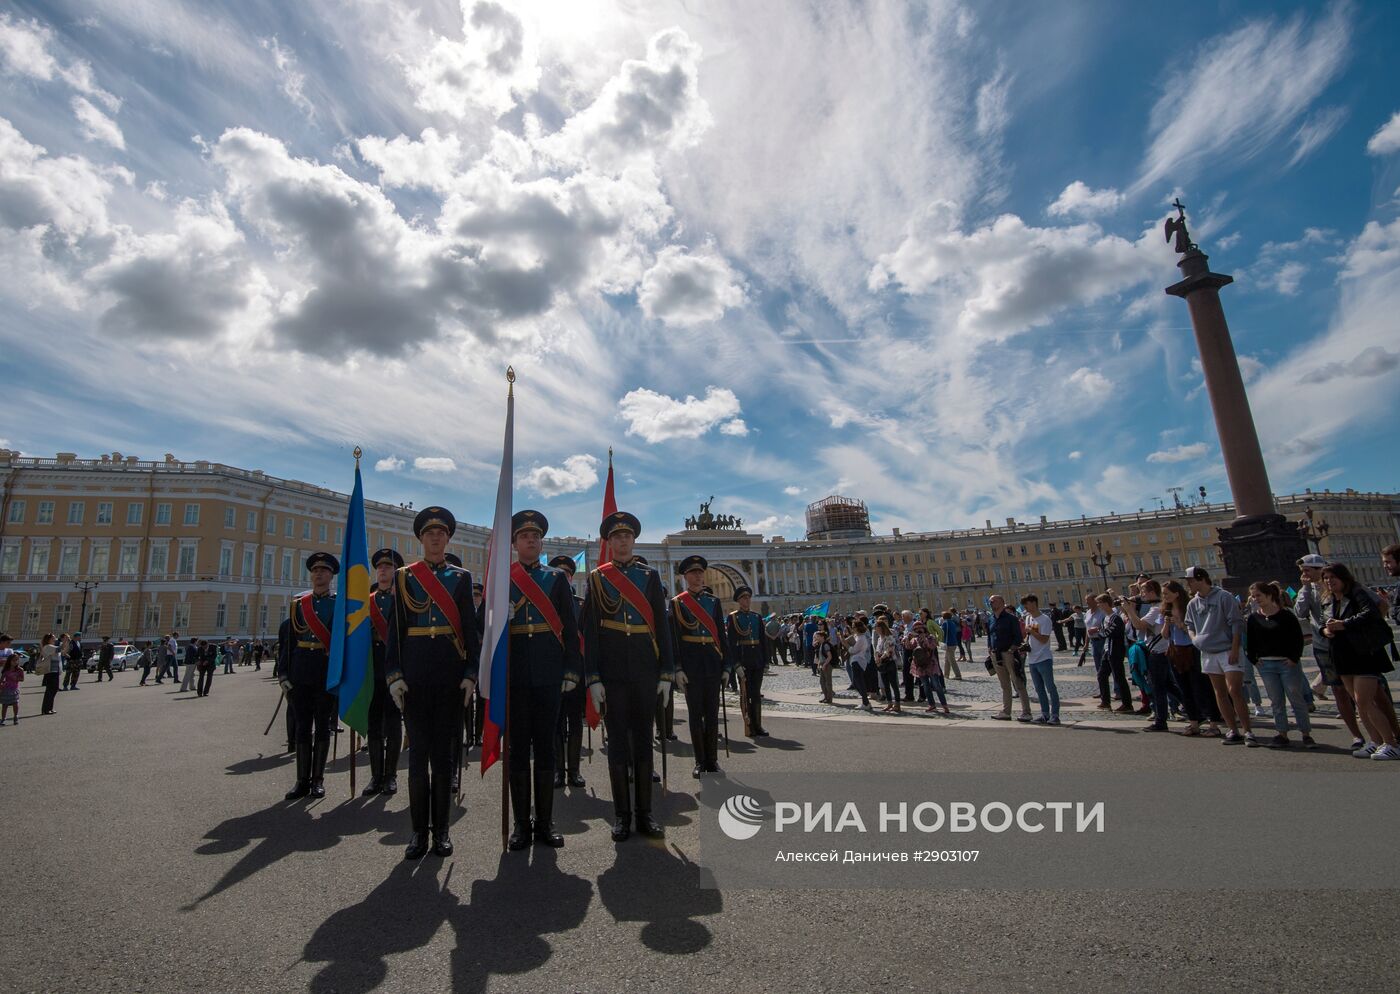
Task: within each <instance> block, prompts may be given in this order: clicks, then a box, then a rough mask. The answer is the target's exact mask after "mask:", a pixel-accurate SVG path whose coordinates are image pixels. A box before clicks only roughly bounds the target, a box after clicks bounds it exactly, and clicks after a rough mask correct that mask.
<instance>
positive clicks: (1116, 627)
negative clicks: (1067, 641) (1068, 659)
mask: <svg viewBox="0 0 1400 994" xmlns="http://www.w3.org/2000/svg"><path fill="white" fill-rule="evenodd" d="M1117 603H1118V604H1122V603H1123V599H1122V598H1121V597H1120V598H1118V600H1117ZM1094 617H1095V618H1096V619H1097V620H1096V621H1095V622H1094V627H1093V629H1092V630H1091V637H1092V639H1093V644H1094V645H1095V646H1096V648H1095V652H1094V670H1095V672H1096V674H1097V676H1098V678H1099V707H1100V708H1102V709H1104V710H1107V709H1108V708H1111V707H1112V706H1113V698H1112V697H1110V696H1109V693H1108V690H1109V686H1108V681H1109V677H1110V676H1112V678H1113V690H1114V692H1115V693H1117V695H1118V699H1119V700H1120V701H1121V702H1122V703H1121V704H1119V705H1118V710H1119V711H1126V712H1131V711H1133V710H1135V708H1134V707H1133V692H1132V691H1131V690H1130V689H1129V688H1128V674H1127V671H1126V670H1125V669H1124V660H1125V659H1126V658H1127V655H1128V643H1127V622H1126V621H1124V619H1123V615H1122V614H1120V613H1119V612H1118V611H1117V610H1116V609H1115V602H1114V598H1112V597H1111V596H1109V595H1108V594H1099V596H1098V597H1096V598H1094Z"/></svg>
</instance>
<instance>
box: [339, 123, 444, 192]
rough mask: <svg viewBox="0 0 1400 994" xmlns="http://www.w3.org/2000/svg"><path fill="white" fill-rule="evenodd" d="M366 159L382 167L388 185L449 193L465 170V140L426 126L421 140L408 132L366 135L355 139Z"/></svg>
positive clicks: (384, 180) (380, 174) (383, 179)
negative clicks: (393, 134) (391, 136)
mask: <svg viewBox="0 0 1400 994" xmlns="http://www.w3.org/2000/svg"><path fill="white" fill-rule="evenodd" d="M355 147H356V148H357V149H358V150H359V153H360V155H361V156H362V157H363V158H364V160H365V161H366V162H368V163H369V164H370V165H372V166H374V167H375V168H376V169H378V170H379V182H380V184H381V185H382V186H385V187H419V188H423V189H428V190H437V191H439V192H441V193H446V192H448V191H450V190H451V189H452V185H453V181H454V179H455V178H456V176H457V175H458V174H459V173H460V172H461V171H462V170H463V168H464V166H465V162H464V159H463V155H462V140H461V139H460V138H459V137H458V136H457V135H456V134H455V133H452V132H449V133H447V134H445V135H443V134H439V133H438V131H437V129H436V128H424V129H423V133H422V134H421V135H419V137H418V140H417V141H414V140H413V139H412V138H409V137H408V136H407V135H398V136H397V137H395V138H391V139H387V140H386V139H384V138H380V137H378V136H377V135H366V136H365V137H364V138H361V139H359V140H358V141H356V142H355Z"/></svg>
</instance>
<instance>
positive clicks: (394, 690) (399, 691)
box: [389, 680, 408, 711]
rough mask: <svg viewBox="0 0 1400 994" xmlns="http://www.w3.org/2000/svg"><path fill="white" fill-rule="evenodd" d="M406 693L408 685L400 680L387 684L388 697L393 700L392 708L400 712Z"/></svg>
mask: <svg viewBox="0 0 1400 994" xmlns="http://www.w3.org/2000/svg"><path fill="white" fill-rule="evenodd" d="M407 693H408V684H406V683H404V682H403V681H402V680H395V681H394V682H393V683H391V684H389V696H390V697H392V698H393V699H394V706H395V707H397V708H398V709H399V710H400V711H402V710H403V699H404V695H405V694H407Z"/></svg>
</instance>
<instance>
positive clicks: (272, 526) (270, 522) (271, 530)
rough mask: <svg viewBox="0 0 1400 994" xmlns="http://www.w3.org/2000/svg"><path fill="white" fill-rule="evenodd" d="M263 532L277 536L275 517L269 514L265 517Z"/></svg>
mask: <svg viewBox="0 0 1400 994" xmlns="http://www.w3.org/2000/svg"><path fill="white" fill-rule="evenodd" d="M265 530H266V531H267V533H268V534H269V535H276V534H277V515H275V514H269V515H268V516H267V527H266V529H265Z"/></svg>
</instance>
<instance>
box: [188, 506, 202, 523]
mask: <svg viewBox="0 0 1400 994" xmlns="http://www.w3.org/2000/svg"><path fill="white" fill-rule="evenodd" d="M185 524H187V525H197V524H199V505H198V504H186V505H185Z"/></svg>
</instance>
